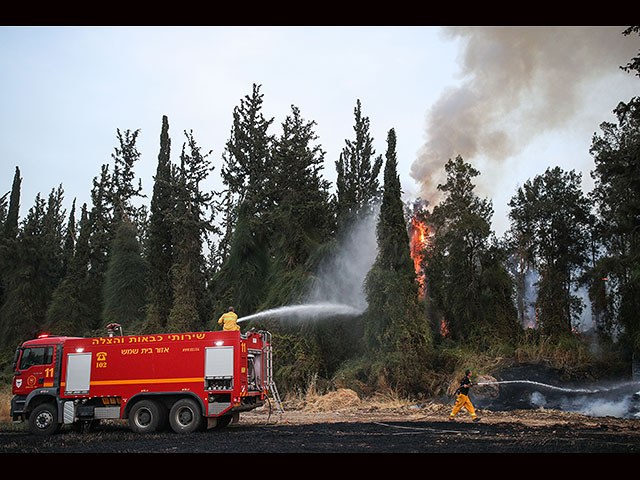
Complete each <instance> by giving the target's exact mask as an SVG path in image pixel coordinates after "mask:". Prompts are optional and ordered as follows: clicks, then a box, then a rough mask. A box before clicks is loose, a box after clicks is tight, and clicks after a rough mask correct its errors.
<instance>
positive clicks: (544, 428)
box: [0, 412, 640, 453]
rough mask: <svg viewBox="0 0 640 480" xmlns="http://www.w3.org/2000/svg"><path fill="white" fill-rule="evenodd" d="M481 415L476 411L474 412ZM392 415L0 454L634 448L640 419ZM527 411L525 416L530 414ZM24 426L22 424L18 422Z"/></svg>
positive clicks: (109, 430)
mask: <svg viewBox="0 0 640 480" xmlns="http://www.w3.org/2000/svg"><path fill="white" fill-rule="evenodd" d="M481 413H482V412H481ZM485 413H486V415H487V416H484V417H483V419H482V420H481V421H480V422H478V423H472V422H471V421H470V419H469V418H466V417H465V416H464V415H462V414H461V415H460V419H459V420H457V421H456V422H449V421H447V420H446V417H445V416H443V415H436V416H435V417H432V416H429V415H428V416H415V415H413V416H409V415H396V416H387V417H386V418H384V417H378V418H370V419H368V420H367V418H366V415H365V416H364V417H363V418H361V419H356V418H349V419H346V420H345V421H335V417H334V420H329V421H323V420H322V419H316V420H314V421H311V422H308V423H300V422H297V421H296V422H293V423H289V422H286V421H285V422H284V423H281V422H279V423H265V422H263V421H249V422H248V423H244V424H243V423H242V421H241V422H240V423H238V424H233V425H230V426H228V427H226V428H225V429H223V430H208V431H206V432H197V433H192V434H189V435H179V434H175V433H171V432H163V433H156V434H150V435H138V434H134V433H132V432H130V431H129V429H128V427H127V425H126V424H123V423H112V424H108V425H101V426H99V427H97V429H95V430H94V431H90V432H84V433H79V432H74V431H71V430H69V429H65V428H63V429H62V430H61V431H60V433H58V434H56V435H53V436H50V437H38V436H34V435H31V434H29V433H28V432H27V430H26V428H25V429H21V428H20V429H16V428H9V429H7V428H0V453H229V452H234V453H454V452H455V453H638V452H640V428H639V427H640V423H639V422H637V421H621V420H617V419H603V420H597V419H596V420H592V419H586V420H585V419H581V418H577V419H574V418H573V417H572V418H570V419H560V420H557V419H555V420H552V421H548V420H547V421H545V420H544V419H543V421H535V420H534V421H531V418H529V421H518V419H517V417H510V418H506V417H499V416H498V417H496V416H492V415H491V413H489V412H485ZM529 415H530V414H529ZM25 427H26V426H25Z"/></svg>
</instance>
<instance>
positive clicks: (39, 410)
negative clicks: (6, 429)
mask: <svg viewBox="0 0 640 480" xmlns="http://www.w3.org/2000/svg"><path fill="white" fill-rule="evenodd" d="M58 430H60V424H59V423H58V409H57V408H56V406H55V405H54V404H52V403H41V404H40V405H38V406H37V407H36V408H34V409H33V411H32V412H31V415H29V431H30V432H31V433H33V434H34V435H52V434H54V433H56V432H57V431H58Z"/></svg>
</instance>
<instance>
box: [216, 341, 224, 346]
mask: <svg viewBox="0 0 640 480" xmlns="http://www.w3.org/2000/svg"><path fill="white" fill-rule="evenodd" d="M215 345H216V346H218V347H219V346H220V345H224V342H223V341H222V340H218V341H217V342H216V343H215Z"/></svg>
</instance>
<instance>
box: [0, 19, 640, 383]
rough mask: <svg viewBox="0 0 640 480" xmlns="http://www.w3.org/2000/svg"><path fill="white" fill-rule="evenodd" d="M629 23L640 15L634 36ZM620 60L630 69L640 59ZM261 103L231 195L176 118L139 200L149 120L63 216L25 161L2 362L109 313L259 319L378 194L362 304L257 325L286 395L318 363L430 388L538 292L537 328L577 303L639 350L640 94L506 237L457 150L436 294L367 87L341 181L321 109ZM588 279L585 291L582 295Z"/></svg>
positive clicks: (228, 155)
mask: <svg viewBox="0 0 640 480" xmlns="http://www.w3.org/2000/svg"><path fill="white" fill-rule="evenodd" d="M632 32H638V29H637V27H632V28H630V29H628V30H627V31H626V32H625V34H630V33H632ZM622 68H624V69H626V70H627V71H630V72H633V71H635V72H638V68H637V59H633V60H632V62H630V63H629V64H628V65H627V66H625V67H622ZM262 105H263V94H262V93H261V92H260V86H259V85H253V87H252V91H251V93H250V94H248V95H246V96H245V97H243V98H242V99H241V100H240V102H239V105H238V106H237V107H236V108H234V110H233V116H232V125H231V130H230V134H229V138H228V140H227V142H226V144H225V146H224V150H223V152H222V154H221V162H220V167H219V175H220V178H221V180H222V185H223V190H222V191H220V192H211V191H205V190H203V184H204V182H205V180H206V179H207V178H208V177H209V176H210V175H211V174H212V172H213V171H214V170H215V166H214V164H213V162H212V160H211V153H212V152H211V151H206V150H203V148H202V147H201V146H200V145H199V144H198V142H197V141H196V138H195V136H194V134H193V132H192V131H185V132H183V137H182V138H181V140H182V143H181V148H180V151H179V156H178V161H177V162H174V161H172V159H171V154H172V138H171V135H170V130H169V119H168V118H167V117H166V116H164V117H163V118H162V122H161V131H160V146H159V153H158V162H157V169H156V174H155V176H154V184H153V193H152V196H151V199H150V202H149V205H148V206H147V205H145V204H143V205H142V206H140V205H139V204H140V203H141V202H140V201H139V199H140V198H141V197H142V195H143V190H142V186H141V184H140V182H139V180H138V181H136V174H135V166H136V162H138V161H139V159H140V152H139V151H138V149H137V145H136V142H137V138H138V134H139V131H138V130H135V131H131V130H126V131H120V130H117V137H116V139H117V145H116V147H115V148H114V153H113V154H112V158H111V162H110V163H107V164H104V165H102V167H101V168H100V171H99V173H98V175H96V177H95V178H94V179H93V183H92V188H91V204H90V205H87V204H83V205H82V206H77V205H76V203H75V201H74V202H73V205H72V207H71V210H70V212H69V213H68V214H67V212H66V211H65V210H64V209H63V207H62V204H63V200H64V191H63V188H62V186H59V187H58V188H54V189H53V190H52V191H51V192H50V194H49V195H48V197H46V198H45V197H42V196H41V195H40V194H38V195H37V197H36V199H35V203H34V204H33V205H32V206H31V207H30V208H29V210H28V212H27V213H26V215H25V216H24V217H23V218H20V214H19V208H20V186H21V181H22V178H21V174H20V170H19V167H16V169H15V172H14V178H13V184H12V188H11V190H10V191H9V192H7V193H6V194H5V195H4V196H3V197H1V198H0V226H1V227H2V230H1V235H0V236H1V238H0V301H1V303H0V349H1V359H2V360H1V361H2V365H3V368H4V369H5V370H6V369H7V368H8V366H9V363H10V359H11V358H12V355H13V350H14V349H15V347H16V346H17V345H18V344H19V343H20V342H21V341H23V340H26V339H28V338H33V337H35V336H37V335H38V334H39V333H41V332H43V331H47V332H49V333H52V334H60V335H69V336H94V335H95V336H98V335H103V334H104V332H105V326H106V325H107V324H109V323H114V322H115V323H118V324H121V325H122V326H123V327H124V328H125V331H126V333H152V332H168V331H176V332H183V331H198V330H216V329H218V328H219V327H218V325H217V319H218V317H219V316H220V314H221V313H222V312H223V311H224V310H225V309H226V308H227V306H229V305H233V306H234V307H235V308H236V310H237V311H238V312H240V314H241V315H248V314H250V313H254V312H257V311H260V310H263V309H266V308H270V307H275V306H281V305H287V304H291V303H297V302H299V301H300V300H301V299H302V298H304V295H305V293H306V290H307V289H308V286H309V284H310V282H311V281H312V280H313V277H314V274H315V272H316V269H317V267H318V265H319V262H320V261H321V259H322V258H324V257H325V256H326V255H328V254H330V253H331V252H333V251H336V250H338V249H339V248H340V245H341V242H342V241H343V237H344V234H345V232H346V230H347V228H348V226H349V225H350V224H351V222H353V221H354V219H357V218H360V217H362V216H363V215H366V214H369V213H371V212H372V211H373V210H374V208H375V207H376V206H379V208H380V213H379V215H378V218H377V227H376V237H377V245H378V251H377V257H376V259H375V262H374V263H373V266H372V267H371V270H370V271H369V273H368V274H367V276H366V279H365V281H364V290H365V292H366V297H367V302H368V308H367V310H366V311H365V312H364V313H363V314H362V315H361V316H359V317H358V318H356V319H353V320H351V321H349V322H348V323H346V322H344V321H343V320H341V319H338V318H335V319H331V318H330V319H327V320H326V321H323V322H316V323H313V324H306V323H305V324H299V325H291V324H278V323H277V322H273V321H263V322H259V323H258V324H257V325H256V326H257V327H258V328H266V329H269V330H270V331H272V332H273V333H274V340H275V341H274V344H275V355H276V357H277V365H276V366H277V371H276V375H277V380H278V382H279V384H281V385H283V387H282V388H283V390H284V391H292V390H295V389H300V388H303V387H304V385H305V384H306V383H308V382H309V380H310V378H315V376H316V375H317V376H319V377H321V378H322V379H324V381H326V382H327V383H329V382H331V383H332V384H333V385H348V386H350V387H351V388H356V389H357V390H359V391H361V392H364V393H366V392H374V391H376V389H379V388H380V386H381V385H386V386H388V387H389V388H392V389H394V390H396V391H398V392H402V393H408V394H414V393H420V392H425V391H428V390H431V391H434V390H435V389H436V387H434V383H436V382H437V377H438V375H437V374H436V373H434V372H437V371H438V369H439V368H441V367H442V365H443V362H444V363H446V357H447V355H448V354H449V353H448V352H450V351H451V346H452V345H465V346H466V348H469V346H470V345H471V346H473V347H474V348H477V349H479V350H485V351H486V350H488V349H491V348H493V347H494V346H495V345H496V344H502V345H507V344H513V343H514V342H517V341H520V340H521V339H522V338H523V335H526V332H525V329H524V328H523V322H522V319H523V316H524V314H525V311H526V310H527V308H530V307H533V308H535V310H536V312H537V325H536V331H538V332H540V334H542V335H545V336H548V337H549V338H553V339H562V338H571V336H572V329H573V327H574V326H575V320H576V319H577V318H578V316H579V314H580V312H581V311H582V309H584V308H592V313H593V315H594V318H595V319H596V322H595V327H596V331H597V333H598V335H599V336H600V337H601V338H603V339H606V340H607V341H610V342H611V343H612V344H613V343H615V344H616V345H618V346H619V347H620V351H621V352H622V353H621V354H622V355H623V356H625V358H630V356H631V355H633V354H634V353H635V355H638V354H640V320H639V319H638V317H637V315H636V312H637V311H638V309H639V307H640V295H639V288H640V268H639V267H640V256H639V253H640V251H639V245H638V235H639V226H640V197H639V194H640V184H639V182H640V164H639V162H640V152H639V146H640V128H639V127H640V108H639V107H640V98H639V97H635V98H632V99H631V100H630V101H628V102H626V103H625V102H621V103H620V104H619V105H618V106H617V107H616V108H615V110H614V113H615V114H616V118H617V124H614V123H607V122H605V123H603V124H601V126H600V128H601V133H600V134H594V137H593V140H592V144H591V149H590V151H591V154H592V156H593V158H594V163H595V168H594V170H593V171H592V173H591V175H592V177H593V179H594V183H595V187H594V189H593V191H592V192H590V193H588V194H585V193H583V190H582V187H581V177H580V174H578V173H576V172H575V171H563V170H562V169H561V168H559V167H553V168H548V169H547V170H546V171H545V172H544V173H542V174H540V175H537V176H535V177H534V178H533V179H530V180H528V181H527V182H525V183H524V184H523V185H522V186H521V187H520V188H518V190H517V191H516V193H515V195H514V196H513V197H512V199H511V201H510V203H509V206H510V212H509V219H510V228H509V230H508V231H507V233H506V234H505V235H504V236H503V238H496V236H495V234H494V233H493V232H492V231H491V228H490V225H491V217H492V214H493V207H492V203H491V201H490V200H488V199H482V198H480V197H478V195H477V194H476V193H475V192H474V188H475V185H474V179H475V177H476V176H478V175H479V174H480V172H479V171H478V170H476V169H475V168H474V167H473V166H472V165H471V164H469V163H468V162H466V161H465V160H464V159H463V158H462V157H460V156H458V157H456V158H454V159H449V161H448V162H447V164H446V166H445V170H446V181H445V183H444V184H442V185H439V186H438V188H439V189H440V190H441V191H442V192H443V194H444V200H443V201H442V202H441V203H439V204H438V205H436V206H435V207H434V208H433V209H432V210H431V211H426V210H425V211H423V212H420V215H421V216H422V219H423V220H424V221H425V222H426V223H427V224H428V225H429V230H430V237H429V242H428V243H427V244H426V246H425V249H424V252H422V253H423V254H424V260H423V264H422V268H423V271H424V273H425V292H426V294H425V295H424V296H421V295H420V287H419V284H418V282H417V279H416V272H415V268H414V263H413V259H412V258H411V253H410V248H409V236H408V225H409V223H410V218H409V217H410V216H411V215H412V214H413V213H414V212H411V211H410V209H409V208H408V206H407V205H404V204H403V202H402V191H401V185H400V181H399V176H398V173H397V154H396V144H397V141H398V139H397V138H396V132H395V130H394V129H393V128H391V129H390V130H389V131H388V134H387V138H386V144H385V147H384V153H383V154H378V153H377V152H376V151H375V148H374V139H373V138H372V136H371V133H370V120H369V118H368V117H367V116H366V115H364V113H363V111H362V105H361V102H360V101H359V100H358V101H357V102H356V106H355V108H354V127H353V135H352V137H350V138H348V139H346V140H345V144H344V148H343V150H342V151H341V153H340V155H339V158H338V159H337V160H335V162H334V165H335V168H336V172H337V180H336V184H335V192H333V193H332V192H331V185H330V183H329V182H328V181H327V180H325V179H324V178H323V169H324V166H325V160H326V159H325V155H326V154H325V152H324V151H323V149H322V147H321V145H320V144H319V143H318V138H317V135H316V134H315V131H314V126H315V122H314V121H310V120H306V119H305V118H304V117H303V115H302V113H301V112H300V110H299V109H298V108H297V107H296V106H293V105H292V106H291V111H290V113H289V115H288V116H287V117H286V118H285V119H284V120H283V121H282V124H281V127H282V128H281V133H280V134H279V135H273V134H272V133H271V132H270V128H271V126H272V125H273V122H274V119H273V118H265V116H264V113H263V110H262ZM380 177H382V178H380ZM78 210H79V212H78ZM530 272H535V273H536V277H537V282H536V284H535V289H536V295H535V298H534V299H533V300H530V299H528V298H525V295H524V294H523V292H524V291H525V289H524V284H525V282H526V279H527V275H528V274H529V273H530ZM578 288H585V289H587V290H588V292H589V299H590V305H589V306H587V305H585V304H584V303H583V302H582V301H581V300H580V298H579V297H578V296H577V294H576V291H577V289H578ZM443 323H444V324H446V328H447V334H446V335H443V334H442V331H441V328H442V325H443Z"/></svg>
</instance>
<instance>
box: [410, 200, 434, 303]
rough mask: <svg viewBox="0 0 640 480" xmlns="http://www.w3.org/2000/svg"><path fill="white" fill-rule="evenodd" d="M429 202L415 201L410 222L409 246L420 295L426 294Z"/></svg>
mask: <svg viewBox="0 0 640 480" xmlns="http://www.w3.org/2000/svg"><path fill="white" fill-rule="evenodd" d="M428 205H429V202H428V201H426V200H422V199H421V198H418V199H417V200H416V201H415V202H414V203H413V211H412V214H411V220H410V222H409V248H410V249H411V258H412V260H413V268H414V270H415V272H416V279H417V281H418V284H419V286H420V296H421V297H424V295H425V275H424V267H423V262H424V258H425V249H426V248H427V242H428V240H429V235H430V231H429V226H428V225H427V215H428V213H429V212H428V211H427V206H428Z"/></svg>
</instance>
